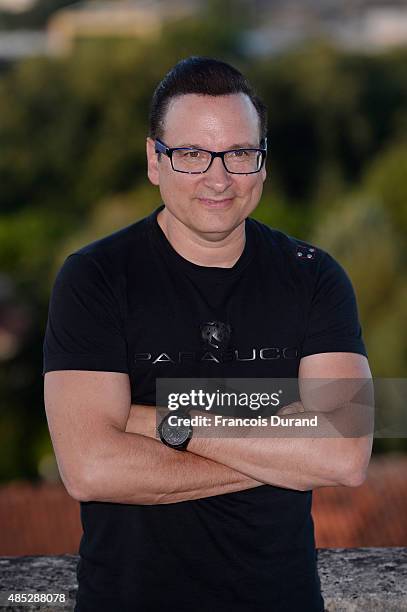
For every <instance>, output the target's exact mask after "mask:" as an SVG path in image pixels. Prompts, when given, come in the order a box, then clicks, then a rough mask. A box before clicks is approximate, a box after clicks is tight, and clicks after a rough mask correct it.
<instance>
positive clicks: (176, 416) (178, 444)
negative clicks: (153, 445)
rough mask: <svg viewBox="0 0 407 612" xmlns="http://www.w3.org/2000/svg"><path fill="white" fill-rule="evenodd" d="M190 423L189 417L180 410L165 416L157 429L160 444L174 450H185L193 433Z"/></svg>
mask: <svg viewBox="0 0 407 612" xmlns="http://www.w3.org/2000/svg"><path fill="white" fill-rule="evenodd" d="M169 419H171V423H170V422H169ZM190 422H191V417H189V416H188V414H187V413H185V412H184V411H182V410H173V411H171V412H169V413H168V414H166V415H165V417H164V418H163V420H162V421H161V423H160V424H159V426H158V427H157V430H158V433H159V435H160V439H161V442H163V444H165V445H166V446H169V447H170V448H173V449H174V450H180V451H184V450H186V449H187V446H188V444H189V441H190V439H191V438H192V433H193V429H192V425H191V423H190Z"/></svg>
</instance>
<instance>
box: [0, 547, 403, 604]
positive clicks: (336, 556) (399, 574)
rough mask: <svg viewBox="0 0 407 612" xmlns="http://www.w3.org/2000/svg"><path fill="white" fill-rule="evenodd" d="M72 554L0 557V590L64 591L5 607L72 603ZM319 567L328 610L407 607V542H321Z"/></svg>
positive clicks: (73, 571)
mask: <svg viewBox="0 0 407 612" xmlns="http://www.w3.org/2000/svg"><path fill="white" fill-rule="evenodd" d="M77 561H78V557H77V556H76V555H62V556H54V557H40V556H38V557H0V591H11V590H13V591H18V592H23V591H24V592H28V591H30V592H37V593H65V594H66V595H67V598H68V601H67V604H66V605H58V606H55V605H47V604H30V605H24V606H18V605H12V606H10V605H7V606H5V607H1V610H9V611H10V612H18V611H21V612H28V611H31V610H40V611H41V612H56V611H57V610H61V611H62V610H69V611H72V610H73V609H74V602H75V594H76V589H77V582H76V564H77ZM318 568H319V575H320V578H321V585H322V592H323V596H324V599H325V609H326V611H327V612H359V611H360V610H367V611H368V612H383V611H386V612H407V547H405V548H404V547H403V548H401V547H397V548H322V549H319V550H318Z"/></svg>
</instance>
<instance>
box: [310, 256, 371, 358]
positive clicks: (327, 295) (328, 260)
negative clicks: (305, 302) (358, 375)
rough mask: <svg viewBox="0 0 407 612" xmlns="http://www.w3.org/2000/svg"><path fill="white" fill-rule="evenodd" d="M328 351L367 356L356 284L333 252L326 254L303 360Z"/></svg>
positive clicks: (312, 305)
mask: <svg viewBox="0 0 407 612" xmlns="http://www.w3.org/2000/svg"><path fill="white" fill-rule="evenodd" d="M328 352H349V353H360V354H361V355H365V356H366V357H367V352H366V348H365V345H364V342H363V339H362V329H361V326H360V323H359V317H358V309H357V304H356V296H355V292H354V289H353V286H352V283H351V281H350V279H349V277H348V275H347V273H346V272H345V270H344V269H343V267H342V266H341V265H340V264H339V263H338V262H337V261H336V260H335V259H334V258H333V257H331V255H329V253H323V255H322V259H321V263H320V266H319V271H318V277H317V279H316V283H315V288H314V293H313V297H312V301H311V306H310V311H309V315H308V323H307V331H306V334H305V338H304V341H303V343H302V349H301V357H306V356H307V355H314V354H316V353H328Z"/></svg>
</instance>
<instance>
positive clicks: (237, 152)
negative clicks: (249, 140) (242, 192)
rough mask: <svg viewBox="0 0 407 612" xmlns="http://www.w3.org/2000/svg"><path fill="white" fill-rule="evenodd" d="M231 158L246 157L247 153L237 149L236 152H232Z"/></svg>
mask: <svg viewBox="0 0 407 612" xmlns="http://www.w3.org/2000/svg"><path fill="white" fill-rule="evenodd" d="M233 156H234V157H248V156H249V151H246V150H245V149H239V150H238V151H233Z"/></svg>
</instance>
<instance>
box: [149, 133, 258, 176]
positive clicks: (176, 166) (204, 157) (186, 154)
mask: <svg viewBox="0 0 407 612" xmlns="http://www.w3.org/2000/svg"><path fill="white" fill-rule="evenodd" d="M260 144H261V145H262V146H261V148H258V149H233V150H231V151H207V150H206V149H196V148H194V147H167V145H166V144H165V143H164V142H162V141H161V140H158V139H156V140H155V152H156V153H164V155H167V157H169V159H170V162H171V167H172V169H173V170H175V172H183V173H184V174H203V173H204V172H206V171H207V170H209V168H210V167H211V164H212V162H213V160H214V159H215V157H220V158H221V160H222V163H223V165H224V167H225V170H227V172H230V173H231V174H255V173H256V172H260V170H261V169H262V167H263V165H264V162H265V160H266V155H267V139H265V138H264V139H263V140H262V141H261V143H260Z"/></svg>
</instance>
